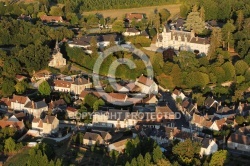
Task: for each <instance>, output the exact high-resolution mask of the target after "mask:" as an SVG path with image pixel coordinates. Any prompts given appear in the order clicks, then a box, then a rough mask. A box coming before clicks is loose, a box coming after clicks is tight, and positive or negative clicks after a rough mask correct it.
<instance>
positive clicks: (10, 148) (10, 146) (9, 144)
mask: <svg viewBox="0 0 250 166" xmlns="http://www.w3.org/2000/svg"><path fill="white" fill-rule="evenodd" d="M15 150H16V143H15V141H14V140H13V139H12V138H11V137H10V138H8V139H6V140H5V143H4V151H5V152H6V153H13V152H15Z"/></svg>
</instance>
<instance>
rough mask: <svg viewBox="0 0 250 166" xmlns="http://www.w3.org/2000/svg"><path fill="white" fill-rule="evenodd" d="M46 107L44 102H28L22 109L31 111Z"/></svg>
mask: <svg viewBox="0 0 250 166" xmlns="http://www.w3.org/2000/svg"><path fill="white" fill-rule="evenodd" d="M47 106H48V105H47V104H46V103H45V101H43V100H42V101H38V102H34V101H29V102H28V103H27V104H26V105H25V106H24V107H26V108H33V109H40V108H44V107H47Z"/></svg>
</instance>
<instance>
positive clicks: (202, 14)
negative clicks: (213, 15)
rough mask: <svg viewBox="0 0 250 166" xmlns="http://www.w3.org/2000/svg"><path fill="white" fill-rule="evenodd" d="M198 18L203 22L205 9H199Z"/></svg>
mask: <svg viewBox="0 0 250 166" xmlns="http://www.w3.org/2000/svg"><path fill="white" fill-rule="evenodd" d="M200 18H201V20H202V21H205V9H204V7H203V6H202V7H201V8H200Z"/></svg>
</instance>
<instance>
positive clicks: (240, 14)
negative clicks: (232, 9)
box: [236, 10, 244, 31]
mask: <svg viewBox="0 0 250 166" xmlns="http://www.w3.org/2000/svg"><path fill="white" fill-rule="evenodd" d="M243 23H244V14H243V11H242V10H239V11H238V12H237V20H236V27H237V30H238V31H240V30H242V28H243Z"/></svg>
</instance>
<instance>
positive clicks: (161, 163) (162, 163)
mask: <svg viewBox="0 0 250 166" xmlns="http://www.w3.org/2000/svg"><path fill="white" fill-rule="evenodd" d="M156 164H157V166H172V164H171V163H170V162H169V160H167V159H160V160H158V161H157V163H156Z"/></svg>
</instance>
